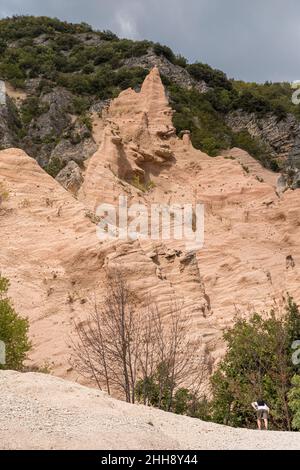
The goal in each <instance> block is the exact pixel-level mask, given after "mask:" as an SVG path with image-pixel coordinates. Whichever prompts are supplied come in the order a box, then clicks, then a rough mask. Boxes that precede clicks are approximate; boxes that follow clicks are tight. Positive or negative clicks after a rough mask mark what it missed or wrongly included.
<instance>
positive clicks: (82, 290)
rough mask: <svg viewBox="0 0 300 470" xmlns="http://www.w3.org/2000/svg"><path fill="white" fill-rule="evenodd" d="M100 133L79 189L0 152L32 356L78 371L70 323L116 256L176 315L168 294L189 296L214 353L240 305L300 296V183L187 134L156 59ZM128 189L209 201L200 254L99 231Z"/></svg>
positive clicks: (4, 235) (7, 238) (97, 123)
mask: <svg viewBox="0 0 300 470" xmlns="http://www.w3.org/2000/svg"><path fill="white" fill-rule="evenodd" d="M93 134H94V138H95V141H96V142H97V144H98V145H99V148H98V150H97V151H96V153H95V154H94V155H93V156H92V157H91V158H90V159H88V160H87V161H86V162H85V167H84V168H83V169H80V175H79V176H78V174H77V173H78V171H79V170H78V168H76V167H74V168H73V169H70V174H66V175H65V177H64V178H63V181H61V182H62V183H63V184H64V186H65V187H67V188H68V182H69V178H70V177H74V171H75V173H76V172H77V173H76V175H77V176H78V178H77V180H76V181H77V182H76V185H75V186H74V185H71V184H70V186H69V189H70V190H71V192H68V191H67V190H66V189H64V188H63V187H62V186H61V185H60V184H59V183H58V182H57V181H55V180H54V179H53V178H51V177H50V176H49V175H48V174H46V173H45V172H44V171H43V170H42V169H41V168H40V167H39V166H38V164H37V163H36V161H35V160H33V159H31V158H30V157H28V156H27V155H26V154H25V153H24V152H23V151H21V150H18V149H9V150H5V151H2V152H0V183H2V185H3V186H4V187H5V188H6V191H7V192H8V193H9V197H8V199H7V200H6V201H4V202H2V204H1V208H0V227H1V250H0V269H1V272H2V274H3V275H5V276H7V277H8V278H9V279H10V280H11V290H10V295H11V297H12V298H13V299H14V302H15V305H16V308H17V310H18V311H19V312H20V313H21V314H23V315H25V316H28V317H29V319H30V324H31V337H32V340H33V345H34V349H33V352H32V354H31V359H32V361H33V362H34V363H37V364H42V363H44V362H46V361H47V362H49V363H50V364H51V365H52V367H53V371H54V372H55V373H56V374H58V375H61V376H67V375H68V374H69V375H71V374H73V377H74V372H72V371H71V369H70V365H69V356H70V349H69V337H70V335H72V330H73V326H72V322H73V319H74V318H76V317H78V316H79V317H81V318H84V316H85V315H86V313H87V310H88V309H89V298H90V297H91V296H93V295H94V294H95V293H96V295H97V297H99V299H101V296H102V295H103V293H104V291H103V285H104V280H105V269H106V268H107V267H109V266H115V265H120V266H123V267H125V269H126V274H127V277H128V281H129V283H130V285H131V288H132V289H133V290H134V292H135V293H136V294H137V296H138V298H139V301H140V304H141V306H142V304H143V302H144V300H145V299H146V298H147V297H149V294H150V295H151V298H152V299H153V300H154V301H155V302H157V304H158V305H159V306H160V308H161V309H163V310H164V311H165V313H166V314H167V313H168V309H169V302H170V299H171V298H172V297H174V296H176V297H178V298H182V300H183V302H184V313H185V314H186V315H189V316H190V317H191V319H192V324H193V331H191V335H192V336H193V337H194V338H195V339H197V340H199V341H203V342H205V343H209V344H210V346H211V348H212V354H213V357H214V358H218V357H220V355H221V354H222V350H223V343H222V341H221V336H222V331H223V329H224V328H225V327H226V326H228V325H229V324H230V323H231V322H232V320H233V318H234V315H235V313H236V309H239V310H241V311H242V312H243V313H245V314H247V312H248V311H249V309H251V308H256V309H259V310H262V309H264V308H265V307H266V305H267V304H270V303H272V302H273V299H274V298H275V299H276V300H277V301H278V302H281V301H282V296H283V295H285V294H286V292H287V291H289V292H290V293H291V294H292V295H293V296H294V297H295V299H296V300H297V301H299V300H300V295H299V289H298V286H299V282H300V270H299V266H300V247H299V235H300V225H299V213H300V199H299V192H298V190H296V191H290V190H288V191H286V192H285V193H284V194H278V193H277V191H276V180H277V176H276V174H274V173H272V172H270V171H268V170H266V169H264V168H262V167H261V166H260V165H259V164H258V163H257V162H256V161H254V160H253V159H252V158H251V157H250V156H249V155H248V154H246V153H245V152H243V151H241V150H239V149H232V150H231V151H227V152H226V153H225V154H224V155H223V156H219V157H216V158H211V157H209V156H207V155H206V154H204V153H202V152H201V151H199V150H195V149H194V148H193V146H192V144H191V142H190V138H189V134H188V133H185V134H184V135H183V137H182V138H178V137H177V136H176V134H175V130H174V127H173V124H172V110H171V108H170V106H169V104H168V100H167V97H166V94H165V90H164V87H163V85H162V83H161V80H160V76H159V71H158V69H157V68H154V69H153V70H152V71H151V73H150V74H149V75H148V77H147V78H146V80H145V82H144V84H143V86H142V89H141V91H140V92H139V93H138V92H136V91H133V90H131V89H129V90H126V91H124V92H122V93H121V95H120V96H119V98H117V99H116V100H114V101H113V102H112V103H111V104H110V106H109V107H108V108H107V109H106V110H105V111H104V112H103V113H102V117H99V116H98V114H97V113H95V114H94V117H93ZM71 170H72V171H71ZM70 175H71V176H70ZM76 175H75V176H76ZM74 178H75V177H74ZM75 179H76V178H75ZM120 195H126V196H127V198H128V201H129V203H130V204H131V203H134V202H141V203H143V204H144V205H145V206H146V207H150V205H151V204H152V203H161V204H168V205H170V204H181V205H183V204H184V203H194V204H195V203H200V202H201V203H204V204H205V244H204V247H203V248H202V249H201V250H199V251H198V252H197V253H195V252H193V251H189V250H187V248H186V246H185V244H184V243H183V242H182V241H180V240H174V239H171V240H169V241H160V240H157V241H152V240H151V239H150V240H142V239H138V240H136V241H130V240H112V241H105V242H101V241H99V239H98V238H97V235H96V228H97V227H96V223H97V222H98V220H97V216H96V214H95V212H96V208H97V206H98V204H100V203H102V202H106V203H114V204H116V203H117V201H118V198H119V196H120Z"/></svg>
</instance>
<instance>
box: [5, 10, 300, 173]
mask: <svg viewBox="0 0 300 470" xmlns="http://www.w3.org/2000/svg"><path fill="white" fill-rule="evenodd" d="M0 38H1V39H0V78H1V79H3V80H7V81H9V82H10V83H11V84H12V85H13V86H14V87H17V88H25V89H26V87H27V86H28V83H29V81H30V80H32V79H38V81H37V82H36V83H35V85H36V86H34V87H31V95H32V96H31V97H30V98H29V99H28V100H26V101H25V102H24V103H23V105H22V107H21V111H20V113H19V116H17V117H16V118H15V119H14V124H13V125H14V130H15V128H16V129H17V130H16V132H15V133H16V138H17V140H19V141H21V142H22V141H23V140H24V138H25V137H26V136H27V135H28V129H29V127H30V124H32V122H34V120H35V119H37V117H39V116H40V115H42V114H43V113H45V112H47V105H46V104H45V103H41V97H42V96H43V95H45V94H47V93H49V92H50V91H51V90H53V89H54V88H55V87H57V86H60V87H63V88H65V89H66V90H68V91H69V92H71V93H72V95H73V101H72V103H71V105H70V106H69V108H68V109H67V111H69V112H72V113H75V114H78V115H82V116H84V117H85V114H86V112H87V110H88V109H89V107H90V106H91V104H92V103H94V102H95V101H96V100H107V99H111V98H114V97H116V96H117V95H118V94H119V93H120V91H121V90H124V89H126V88H128V87H132V88H135V89H138V87H139V86H140V85H141V83H142V81H143V80H144V78H145V76H146V74H147V70H146V69H145V68H144V67H139V66H138V67H135V66H134V67H129V66H128V65H126V64H125V61H126V59H130V58H131V59H132V58H138V57H143V56H145V55H146V54H147V52H148V51H149V49H151V50H152V51H153V52H154V54H156V55H157V57H164V58H165V59H167V61H169V63H170V64H172V65H174V66H177V67H179V68H182V69H185V70H186V71H187V73H188V74H189V75H190V77H191V78H192V79H193V80H195V81H198V82H203V81H204V82H205V83H206V84H207V86H208V87H209V89H208V91H207V92H206V93H200V92H199V91H197V90H196V89H187V88H184V87H181V86H178V84H175V83H174V81H172V78H170V77H168V76H163V77H162V78H163V80H164V83H165V85H166V87H167V90H168V92H169V96H170V99H171V104H172V106H173V108H174V109H175V110H176V114H175V116H174V124H175V126H176V128H177V131H178V132H180V131H182V130H184V129H189V130H190V131H191V132H192V141H193V144H194V146H195V147H196V148H198V149H201V150H203V151H205V152H207V153H208V154H209V155H211V156H215V155H217V154H218V153H219V152H220V151H221V150H222V149H227V148H230V147H233V146H239V147H241V148H243V149H245V150H247V151H249V152H250V153H251V154H252V155H253V156H254V157H255V158H257V159H259V160H261V161H262V162H263V164H264V165H265V166H267V167H271V168H272V169H275V170H276V169H277V166H276V165H275V166H274V162H273V159H272V158H270V156H268V152H267V149H266V148H265V146H264V145H262V143H261V142H257V141H256V140H255V139H254V138H253V137H251V136H250V135H249V133H248V131H243V132H238V133H234V132H233V131H232V130H231V129H230V128H229V127H228V125H227V124H226V119H225V118H226V114H227V113H229V112H230V111H233V110H237V109H239V110H244V111H245V112H249V113H255V114H256V115H257V116H259V117H262V116H265V115H267V114H268V113H273V114H275V115H276V116H277V119H278V120H281V119H284V118H285V117H286V116H287V113H293V114H294V115H295V116H297V118H300V109H299V106H295V105H293V104H292V102H291V87H290V85H289V84H288V83H265V84H262V85H258V84H255V83H244V82H237V81H234V80H229V79H228V78H227V76H226V75H225V74H224V73H223V72H221V71H219V70H215V69H213V68H211V67H210V66H209V65H206V64H202V63H200V62H197V63H194V64H189V63H188V61H187V60H186V59H185V58H184V57H182V56H178V55H175V54H174V53H173V51H172V50H171V49H170V48H169V47H167V46H163V45H161V44H159V43H153V42H151V41H132V40H129V39H120V38H118V37H117V36H116V35H115V34H114V33H112V32H111V31H93V30H92V28H91V27H90V26H89V25H87V24H85V23H80V24H70V23H67V22H62V21H60V20H58V19H53V18H47V17H33V16H15V17H12V18H6V19H2V20H1V21H0ZM32 88H34V89H32ZM60 138H61V135H60V134H57V135H55V136H53V135H49V136H47V139H46V140H47V142H43V143H44V144H45V143H46V144H48V145H50V144H51V143H55V144H57V143H58V142H59V140H60ZM31 140H32V138H31ZM54 141H55V142H54ZM39 144H40V142H37V145H39ZM38 148H39V147H37V148H36V149H32V150H31V154H32V153H33V154H34V153H35V154H37V153H38ZM25 150H26V151H28V148H25ZM33 156H35V155H33Z"/></svg>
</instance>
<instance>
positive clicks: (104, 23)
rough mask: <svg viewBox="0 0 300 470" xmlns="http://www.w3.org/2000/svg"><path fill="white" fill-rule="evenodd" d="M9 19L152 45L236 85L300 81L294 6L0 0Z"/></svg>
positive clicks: (279, 1)
mask: <svg viewBox="0 0 300 470" xmlns="http://www.w3.org/2000/svg"><path fill="white" fill-rule="evenodd" d="M13 14H19V15H20V14H32V15H47V16H56V17H58V18H60V19H64V20H68V21H72V22H81V21H85V22H87V23H89V24H91V25H92V26H93V27H95V28H97V29H110V30H112V31H114V32H115V33H117V34H118V35H119V36H121V37H129V38H133V39H150V40H153V41H159V42H161V43H162V44H167V45H169V46H170V47H171V48H172V49H173V50H174V52H176V53H180V54H182V55H184V56H185V57H187V58H188V59H189V60H190V61H195V60H200V61H201V62H206V63H209V64H210V65H212V66H213V67H216V68H219V69H221V70H223V71H224V72H226V73H227V75H228V76H229V77H234V78H236V79H243V80H247V81H265V80H272V81H283V80H286V81H292V80H297V79H299V80H300V67H299V62H300V61H299V55H300V54H299V46H300V1H299V0H109V1H104V0H44V1H42V0H0V17H6V16H11V15H13Z"/></svg>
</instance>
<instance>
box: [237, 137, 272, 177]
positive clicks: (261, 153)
mask: <svg viewBox="0 0 300 470" xmlns="http://www.w3.org/2000/svg"><path fill="white" fill-rule="evenodd" d="M232 146H233V147H239V148H241V149H244V150H246V151H247V152H248V153H249V154H250V155H252V157H254V158H256V160H259V161H260V162H261V163H262V164H263V165H264V166H265V167H267V168H270V170H272V171H279V166H278V163H277V162H276V161H275V160H272V159H270V156H269V152H268V150H267V148H266V146H265V145H264V144H263V143H260V142H259V141H258V140H256V139H254V138H253V137H251V135H250V134H249V132H248V131H247V130H243V131H241V132H237V133H233V137H232Z"/></svg>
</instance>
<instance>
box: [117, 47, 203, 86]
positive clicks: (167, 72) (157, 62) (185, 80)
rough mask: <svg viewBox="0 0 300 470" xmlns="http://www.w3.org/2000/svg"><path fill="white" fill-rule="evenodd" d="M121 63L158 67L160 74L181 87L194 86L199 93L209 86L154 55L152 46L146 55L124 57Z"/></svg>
mask: <svg viewBox="0 0 300 470" xmlns="http://www.w3.org/2000/svg"><path fill="white" fill-rule="evenodd" d="M123 63H124V65H126V66H127V67H143V68H146V69H147V70H150V69H152V68H153V67H158V68H159V70H160V73H161V74H162V75H164V76H165V77H167V78H168V79H169V80H172V82H174V83H176V84H177V85H179V86H181V87H182V88H186V89H188V90H190V89H191V88H195V89H196V90H198V91H199V92H200V93H206V92H207V91H208V90H209V87H208V86H207V84H206V83H205V82H204V81H201V82H198V81H197V80H194V79H193V77H191V75H190V74H189V73H188V72H187V71H186V70H185V69H184V68H182V67H180V66H179V65H175V64H172V63H171V62H170V61H169V60H168V59H166V58H165V57H164V56H162V55H161V56H158V55H156V54H155V53H154V51H153V49H152V48H150V49H149V51H148V53H147V54H146V55H144V56H142V57H131V58H130V59H125V60H124V62H123Z"/></svg>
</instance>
